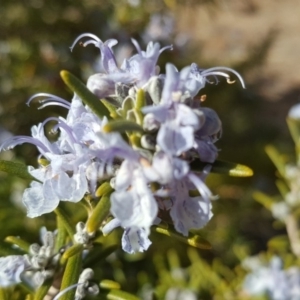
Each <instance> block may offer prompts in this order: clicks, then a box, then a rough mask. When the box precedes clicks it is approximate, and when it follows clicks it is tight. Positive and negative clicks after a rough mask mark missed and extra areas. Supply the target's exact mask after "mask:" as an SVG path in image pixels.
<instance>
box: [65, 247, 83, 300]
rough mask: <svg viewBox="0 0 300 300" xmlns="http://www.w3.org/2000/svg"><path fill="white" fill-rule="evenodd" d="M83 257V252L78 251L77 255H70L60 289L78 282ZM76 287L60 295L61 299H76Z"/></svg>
mask: <svg viewBox="0 0 300 300" xmlns="http://www.w3.org/2000/svg"><path fill="white" fill-rule="evenodd" d="M81 257H82V252H78V253H77V254H76V255H74V256H72V257H70V258H69V259H68V262H67V266H66V269H65V272H64V276H63V278H62V283H61V287H60V291H61V292H62V291H64V290H65V289H66V288H68V287H70V286H71V285H74V284H76V283H77V282H78V279H79V275H80V272H81ZM75 292H76V288H74V289H71V290H69V291H68V292H66V293H64V294H63V295H61V296H60V298H59V299H60V300H74V296H75Z"/></svg>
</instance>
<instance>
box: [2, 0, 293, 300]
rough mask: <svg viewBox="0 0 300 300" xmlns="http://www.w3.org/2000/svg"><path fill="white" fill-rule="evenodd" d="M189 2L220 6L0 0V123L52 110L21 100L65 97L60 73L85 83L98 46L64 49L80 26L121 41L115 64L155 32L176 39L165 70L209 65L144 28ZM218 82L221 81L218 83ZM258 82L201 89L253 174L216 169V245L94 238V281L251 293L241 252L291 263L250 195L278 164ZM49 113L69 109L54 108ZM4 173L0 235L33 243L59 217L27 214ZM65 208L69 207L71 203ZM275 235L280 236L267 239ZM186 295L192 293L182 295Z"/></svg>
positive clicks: (233, 153) (232, 295) (13, 128)
mask: <svg viewBox="0 0 300 300" xmlns="http://www.w3.org/2000/svg"><path fill="white" fill-rule="evenodd" d="M185 5H202V6H203V9H208V8H209V7H211V5H213V6H214V9H218V6H217V4H216V3H215V1H175V0H173V1H172V0H169V1H167V0H166V1H158V0H157V1H146V0H144V1H138V0H136V1H134V0H131V1H125V0H124V1H102V0H97V1H96V0H92V1H89V0H84V1H59V0H53V1H48V2H47V1H44V0H28V1H25V0H24V1H20V0H19V1H8V0H1V8H0V126H2V127H4V128H6V129H7V130H9V131H10V132H12V133H14V134H28V132H29V130H30V127H31V126H32V125H33V124H37V123H38V122H40V121H41V120H44V119H45V117H46V116H49V115H50V111H51V109H50V108H46V109H44V110H41V111H39V113H36V110H35V107H31V108H28V107H27V106H26V105H25V103H26V101H27V99H28V98H29V97H30V96H31V95H32V94H34V93H37V92H48V93H53V94H56V95H59V96H61V97H63V98H64V97H65V98H70V91H68V90H67V89H66V88H65V86H64V84H63V82H62V81H61V79H60V77H59V71H60V70H61V69H67V70H69V71H71V72H72V73H74V74H76V75H78V76H79V77H81V78H82V79H83V80H85V79H86V78H87V77H88V76H89V75H90V74H92V73H93V72H95V70H97V68H99V64H98V63H97V58H98V55H99V53H98V51H97V49H94V48H93V47H87V49H84V51H82V49H81V48H80V47H79V46H77V47H76V48H75V49H74V50H73V52H72V53H71V52H70V50H69V47H70V45H71V44H72V42H73V40H74V38H75V37H76V36H77V35H78V34H80V33H83V32H92V33H94V34H96V35H98V36H99V37H101V38H102V39H103V40H105V39H107V38H114V37H115V38H117V39H118V40H119V41H120V45H119V47H118V48H117V51H119V55H120V61H121V60H122V58H123V56H124V55H126V53H131V51H133V47H132V45H131V43H130V37H134V38H136V39H138V40H139V41H144V43H146V42H148V39H149V38H150V39H151V37H149V32H152V34H154V33H155V34H157V37H158V40H160V42H161V43H162V44H165V45H167V44H170V43H174V44H175V47H174V51H173V52H167V53H163V55H162V58H161V61H160V65H161V67H162V68H164V63H165V61H166V60H168V61H174V62H176V65H177V66H179V67H183V66H185V65H186V64H187V63H188V62H190V61H195V62H196V63H198V64H199V65H200V66H201V67H209V66H211V64H214V63H213V62H210V61H209V62H207V61H202V59H201V49H199V48H200V47H198V45H193V44H192V43H189V40H188V38H187V37H184V36H180V35H179V33H178V32H176V30H175V31H172V30H170V34H169V35H168V37H167V38H166V36H163V35H162V36H160V35H159V31H157V30H158V29H159V26H158V27H154V28H155V29H156V30H153V31H150V29H149V28H150V27H149V24H150V21H151V20H152V17H153V15H157V14H160V15H162V16H166V18H167V17H168V18H169V17H170V16H171V19H172V18H173V21H170V23H167V26H166V27H165V31H166V30H167V28H169V29H170V27H171V29H173V28H176V27H175V26H176V14H179V13H180V10H181V9H183V8H184V6H185ZM171 19H170V20H171ZM172 22H174V23H172ZM168 24H169V25H168ZM168 26H169V27H168ZM274 40H276V33H275V32H270V34H269V35H268V36H266V38H265V40H263V41H258V42H257V45H256V48H255V49H249V56H248V57H247V58H246V59H245V61H243V62H242V63H240V65H238V66H230V67H234V68H236V69H238V71H239V72H240V73H241V74H243V75H246V74H247V73H250V72H253V70H255V69H259V67H261V66H263V63H264V59H265V57H266V55H267V53H268V50H269V48H270V47H272V45H273V41H274ZM175 41H177V44H176V43H175ZM166 58H167V59H166ZM92 70H94V71H92ZM219 84H220V85H224V83H223V82H221V83H219ZM259 85H260V83H258V82H250V83H247V89H246V90H242V89H241V88H240V87H238V86H237V85H229V86H225V85H224V86H222V88H220V89H216V88H215V87H214V85H208V86H207V87H206V88H205V90H204V91H203V94H206V96H207V97H206V101H209V105H210V106H212V107H213V108H214V109H215V110H216V111H217V112H218V113H219V115H220V117H221V119H222V122H223V126H224V128H223V130H224V134H223V138H222V139H221V140H220V141H219V143H218V145H217V146H218V147H219V148H220V149H222V151H221V152H220V157H221V158H222V159H226V160H235V161H239V162H242V163H245V164H247V165H250V166H251V167H252V168H253V169H254V171H255V174H256V176H254V178H253V179H246V180H245V179H231V178H229V179H228V178H225V177H224V176H221V175H211V177H210V178H209V185H211V186H213V190H214V191H215V194H219V195H220V199H219V200H217V201H215V203H214V215H215V217H214V219H213V220H212V222H211V223H210V224H209V225H208V226H207V227H206V228H205V229H204V230H203V232H202V231H201V232H200V235H202V236H203V237H204V238H205V239H207V240H208V241H209V242H210V243H211V245H212V247H213V250H205V251H204V250H195V249H191V248H190V247H189V246H186V245H184V244H181V243H179V242H178V241H176V240H172V239H171V238H168V237H164V236H161V235H158V234H157V233H154V234H153V245H152V246H151V248H150V250H149V251H148V252H147V253H145V254H137V255H131V256H129V255H124V253H123V252H122V251H120V250H117V251H113V250H115V247H114V245H115V244H116V243H117V241H118V240H119V239H120V237H119V236H118V237H117V234H112V235H111V236H110V244H108V245H106V247H102V246H101V241H100V246H99V249H97V248H95V258H94V260H91V261H88V262H85V264H86V266H91V265H93V267H95V271H96V278H99V279H101V278H108V279H112V280H115V281H117V282H118V283H120V284H121V286H122V289H123V290H126V291H129V292H132V293H134V294H137V295H139V296H140V297H141V298H142V299H169V300H172V299H243V298H242V297H245V299H248V298H247V297H246V296H245V295H243V294H241V286H242V279H243V278H244V276H245V273H246V272H245V270H244V269H243V268H242V267H240V262H241V261H242V260H243V259H245V258H246V257H247V255H250V254H251V253H255V252H257V251H259V250H265V249H266V248H267V245H268V247H269V251H270V256H271V254H276V253H280V254H282V257H283V258H284V261H285V264H287V266H288V265H293V264H295V262H297V261H296V259H295V257H294V256H293V255H291V253H290V249H289V241H288V240H287V239H286V235H285V229H284V225H283V224H282V222H279V221H276V222H274V224H273V225H274V227H275V229H274V228H273V227H272V226H271V225H270V224H271V223H272V222H273V220H272V218H271V214H270V213H268V211H267V210H265V209H264V208H262V206H261V205H260V204H258V203H255V202H254V201H253V198H252V193H253V190H254V189H255V190H257V189H258V188H260V187H261V188H262V189H264V190H269V189H271V190H272V187H273V186H272V184H270V182H272V179H273V177H272V176H273V175H272V172H273V170H274V169H273V168H272V166H271V163H270V162H269V160H268V159H267V157H266V155H265V153H264V151H263V148H264V145H265V144H267V143H268V142H269V141H271V140H272V139H274V137H276V133H277V131H276V128H275V127H274V126H272V124H265V120H264V116H261V115H260V113H259V108H260V105H261V99H260V98H259V97H257V95H255V87H257V86H259ZM219 90H222V93H219V92H218V91H219ZM199 96H200V95H199ZM204 105H205V103H204ZM32 106H34V104H33V105H32ZM52 110H53V109H52ZM55 113H57V114H62V115H64V114H65V112H64V111H63V109H59V108H56V111H55ZM2 135H4V133H2V132H1V137H2ZM270 149H271V148H269V150H270ZM272 149H273V148H272ZM270 151H271V150H270ZM270 151H268V154H269V155H270ZM35 154H36V153H35V150H34V148H33V147H32V146H28V145H24V146H21V147H19V148H17V149H16V152H15V154H13V153H12V152H9V153H5V154H0V157H1V158H3V157H4V155H5V156H6V157H5V158H6V159H15V160H18V161H21V162H25V163H27V164H35V163H36V162H35V161H34V159H33V157H34V156H35ZM8 156H9V157H8ZM270 156H271V157H272V155H270ZM281 175H282V174H281ZM0 180H1V184H0V224H1V228H2V230H1V234H0V240H1V241H3V240H4V238H5V237H6V236H8V235H11V236H21V237H22V238H24V239H25V240H27V241H28V242H35V241H37V240H38V233H37V228H40V227H41V226H42V225H46V226H47V227H48V228H49V229H53V228H54V224H55V223H54V221H55V220H54V219H53V217H51V216H45V217H40V218H37V219H28V218H26V217H25V212H24V210H23V209H22V204H20V199H21V194H22V191H23V189H24V188H25V187H26V186H27V185H28V183H29V182H28V181H27V180H25V179H18V178H15V177H8V176H6V175H5V174H2V173H1V174H0ZM278 186H279V189H280V190H281V191H283V190H284V187H283V184H282V182H278ZM255 198H256V199H257V200H258V201H259V202H260V203H262V204H264V205H265V206H266V207H267V208H270V206H268V205H269V204H270V201H271V202H272V203H273V202H274V201H277V200H278V199H279V196H277V197H270V196H267V195H266V194H261V193H260V194H259V193H256V194H255ZM68 209H70V210H72V209H73V207H72V205H70V207H69V208H68ZM16 212H17V213H16ZM83 213H84V212H83V211H79V210H74V209H73V214H72V222H73V223H74V224H75V223H76V221H77V220H80V218H81V217H82V214H83ZM16 215H18V217H16ZM275 230H276V231H275ZM275 232H277V234H278V235H279V234H283V237H280V236H279V237H275V238H273V239H271V240H270V241H268V240H269V239H270V238H271V237H272V236H274V235H275ZM120 234H121V233H120ZM2 245H3V246H2ZM6 247H7V243H4V242H1V243H0V250H1V254H2V255H5V254H7V252H6ZM100 248H101V249H100ZM108 254H110V255H108ZM98 255H99V256H101V255H103V257H104V259H99V257H98ZM18 291H19V293H20V295H23V296H24V295H25V293H26V292H25V290H24V289H23V290H22V289H19V288H18ZM8 293H9V291H8ZM185 293H186V294H185ZM15 295H16V294H15ZM180 295H181V296H180ZM188 296H189V297H190V298H180V297H188ZM21 297H22V296H21ZM155 297H156V298H155ZM168 297H169V298H168ZM193 297H195V298H193ZM9 299H14V298H9ZM15 299H20V297H19V298H18V296H16V298H15Z"/></svg>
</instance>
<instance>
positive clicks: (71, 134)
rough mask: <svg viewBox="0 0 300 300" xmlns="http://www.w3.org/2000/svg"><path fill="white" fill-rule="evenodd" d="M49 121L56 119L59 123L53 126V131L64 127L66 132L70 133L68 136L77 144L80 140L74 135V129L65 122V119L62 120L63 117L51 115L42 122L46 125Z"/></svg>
mask: <svg viewBox="0 0 300 300" xmlns="http://www.w3.org/2000/svg"><path fill="white" fill-rule="evenodd" d="M49 121H56V122H57V123H58V124H57V125H55V126H54V127H53V129H52V130H53V132H54V133H55V132H57V129H58V128H62V129H64V130H65V132H66V133H67V134H68V136H69V137H70V139H71V141H72V143H75V144H77V143H78V142H77V141H76V139H75V137H74V135H73V130H72V128H71V127H70V126H69V125H68V124H67V123H65V122H64V121H62V120H61V119H58V118H55V117H50V118H47V119H46V120H45V121H44V122H43V123H42V124H43V126H45V125H46V124H47V123H48V122H49Z"/></svg>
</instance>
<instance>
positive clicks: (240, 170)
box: [190, 159, 253, 177]
mask: <svg viewBox="0 0 300 300" xmlns="http://www.w3.org/2000/svg"><path fill="white" fill-rule="evenodd" d="M190 166H191V168H192V170H193V171H203V169H204V168H205V167H206V166H211V170H210V171H211V172H212V173H220V174H226V175H229V176H234V177H249V176H252V175H253V171H252V169H250V168H249V167H247V166H245V165H241V164H237V163H232V162H227V161H221V160H216V161H215V162H214V163H206V162H202V161H200V159H195V160H193V161H192V162H191V164H190Z"/></svg>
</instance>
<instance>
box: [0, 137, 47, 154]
mask: <svg viewBox="0 0 300 300" xmlns="http://www.w3.org/2000/svg"><path fill="white" fill-rule="evenodd" d="M25 143H29V144H32V145H35V146H36V147H38V148H39V150H42V151H40V152H42V154H44V153H46V152H49V149H48V148H47V147H46V146H45V145H44V144H43V143H42V142H40V141H39V140H38V139H35V138H33V137H31V136H26V135H19V136H14V137H12V138H10V139H8V140H6V141H5V142H4V143H3V144H2V145H1V147H0V151H2V150H7V149H12V148H14V147H15V146H17V145H22V144H25Z"/></svg>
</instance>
